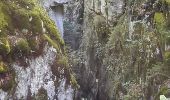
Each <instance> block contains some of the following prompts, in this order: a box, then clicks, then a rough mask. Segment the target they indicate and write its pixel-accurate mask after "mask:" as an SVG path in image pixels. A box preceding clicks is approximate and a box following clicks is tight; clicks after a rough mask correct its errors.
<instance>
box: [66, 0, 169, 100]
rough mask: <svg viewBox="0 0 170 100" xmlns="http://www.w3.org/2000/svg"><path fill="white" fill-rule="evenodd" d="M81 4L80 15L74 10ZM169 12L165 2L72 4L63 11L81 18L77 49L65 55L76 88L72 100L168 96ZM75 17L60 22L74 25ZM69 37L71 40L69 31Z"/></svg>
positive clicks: (107, 0) (134, 99)
mask: <svg viewBox="0 0 170 100" xmlns="http://www.w3.org/2000/svg"><path fill="white" fill-rule="evenodd" d="M81 2H83V11H82V10H80V8H79V5H80V4H82V3H81ZM76 4H77V5H76ZM74 5H76V6H74ZM69 7H70V6H69ZM169 7H170V4H169V0H148V1H146V0H78V1H73V5H72V6H71V8H72V9H68V10H71V11H73V12H76V13H75V14H76V15H77V16H78V15H79V14H81V15H82V13H83V17H81V18H83V23H81V24H80V25H79V26H81V27H83V28H82V30H83V31H82V33H80V34H83V36H82V37H81V38H82V39H81V40H80V41H81V42H78V41H77V42H76V43H77V44H81V45H79V46H78V49H76V50H74V48H73V50H71V51H73V52H71V53H70V61H71V62H72V68H73V71H74V72H75V73H76V75H75V76H76V78H77V81H78V84H79V85H80V88H79V89H78V90H77V91H78V92H77V93H76V95H75V100H79V99H81V98H84V99H87V100H121V99H123V100H140V99H142V100H143V99H144V100H153V99H159V96H160V95H165V96H167V97H168V96H169V94H170V91H169V84H170V83H169V78H170V77H169V72H170V69H169ZM81 9H82V8H81ZM79 11H81V12H79ZM76 15H74V16H73V17H71V18H70V17H69V18H68V19H67V18H66V22H67V23H69V21H70V20H71V19H72V20H75V22H78V20H76V19H77V17H76ZM69 19H70V20H69ZM67 25H68V24H67ZM68 28H70V25H68V26H67V27H66V29H68ZM77 28H78V26H76V27H72V30H76V29H77ZM80 29H81V28H80ZM66 34H67V33H66ZM70 34H72V35H74V36H76V35H77V34H75V31H70ZM66 38H67V37H66ZM67 39H68V38H67ZM68 43H69V45H71V46H72V45H73V46H72V47H74V46H75V45H77V44H74V43H72V42H71V41H70V42H68Z"/></svg>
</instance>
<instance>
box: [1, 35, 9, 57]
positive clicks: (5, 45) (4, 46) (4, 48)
mask: <svg viewBox="0 0 170 100" xmlns="http://www.w3.org/2000/svg"><path fill="white" fill-rule="evenodd" d="M10 51H11V48H10V45H9V40H8V39H7V38H0V52H1V53H5V54H8V53H10Z"/></svg>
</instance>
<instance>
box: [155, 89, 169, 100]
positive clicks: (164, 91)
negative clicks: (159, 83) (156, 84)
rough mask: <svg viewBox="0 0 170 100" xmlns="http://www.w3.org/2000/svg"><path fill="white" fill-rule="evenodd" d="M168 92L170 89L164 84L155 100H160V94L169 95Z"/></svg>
mask: <svg viewBox="0 0 170 100" xmlns="http://www.w3.org/2000/svg"><path fill="white" fill-rule="evenodd" d="M168 93H170V90H169V89H168V87H167V86H163V87H161V88H160V91H159V92H158V93H157V94H156V96H155V99H154V100H159V96H160V95H165V96H166V95H168Z"/></svg>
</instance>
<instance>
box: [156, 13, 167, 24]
mask: <svg viewBox="0 0 170 100" xmlns="http://www.w3.org/2000/svg"><path fill="white" fill-rule="evenodd" d="M154 21H155V22H156V24H157V25H158V26H163V25H165V16H164V15H163V13H160V12H156V13H155V15H154Z"/></svg>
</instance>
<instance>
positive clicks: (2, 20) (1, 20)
mask: <svg viewBox="0 0 170 100" xmlns="http://www.w3.org/2000/svg"><path fill="white" fill-rule="evenodd" d="M2 6H3V4H2V3H0V16H1V17H0V29H2V28H4V27H6V26H8V23H7V21H6V20H5V14H4V13H3V12H2Z"/></svg>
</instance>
